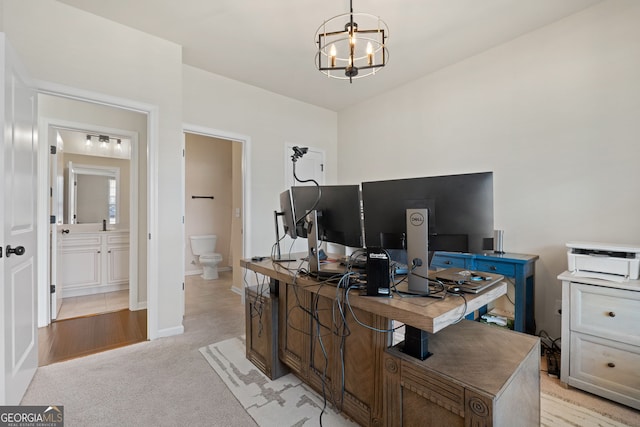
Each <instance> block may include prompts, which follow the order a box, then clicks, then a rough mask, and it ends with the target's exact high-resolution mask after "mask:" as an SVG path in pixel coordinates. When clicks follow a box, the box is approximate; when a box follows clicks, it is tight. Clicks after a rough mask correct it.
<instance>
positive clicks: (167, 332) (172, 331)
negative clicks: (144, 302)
mask: <svg viewBox="0 0 640 427" xmlns="http://www.w3.org/2000/svg"><path fill="white" fill-rule="evenodd" d="M148 313H149V312H148V311H147V314H148ZM180 334H184V326H183V325H180V326H175V327H173V328H166V329H158V330H157V331H156V334H155V337H154V338H153V339H157V338H165V337H172V336H174V335H180Z"/></svg>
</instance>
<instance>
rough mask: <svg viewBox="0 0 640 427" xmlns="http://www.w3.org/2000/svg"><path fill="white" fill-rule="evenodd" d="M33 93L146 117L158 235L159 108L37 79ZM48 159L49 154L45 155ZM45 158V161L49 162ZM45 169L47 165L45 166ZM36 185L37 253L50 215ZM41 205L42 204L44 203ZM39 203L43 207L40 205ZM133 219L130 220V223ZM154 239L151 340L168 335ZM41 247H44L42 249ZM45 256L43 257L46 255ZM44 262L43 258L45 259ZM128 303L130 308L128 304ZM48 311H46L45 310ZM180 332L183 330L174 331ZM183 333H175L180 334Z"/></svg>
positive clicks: (151, 213) (152, 227)
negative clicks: (160, 326) (162, 316)
mask: <svg viewBox="0 0 640 427" xmlns="http://www.w3.org/2000/svg"><path fill="white" fill-rule="evenodd" d="M35 85H36V91H37V92H38V93H45V94H49V95H53V96H59V97H63V98H69V99H76V100H80V101H86V102H91V103H94V104H102V105H107V106H111V107H116V108H121V109H124V110H130V111H135V112H140V113H143V114H146V115H147V138H148V143H147V153H146V154H147V213H148V218H147V227H148V231H149V234H150V235H151V236H152V237H155V236H157V233H158V219H157V213H156V212H157V211H158V198H157V171H158V153H157V147H158V141H159V118H158V116H159V109H158V107H157V106H155V105H152V104H146V103H142V102H138V101H134V100H131V99H125V98H119V97H115V96H111V95H106V94H103V93H98V92H92V91H87V90H84V89H79V88H74V87H70V86H65V85H61V84H58V83H52V82H47V81H42V80H36V81H35ZM47 156H48V155H47ZM47 156H43V157H45V159H47V160H48V158H47ZM42 162H44V159H39V161H38V163H39V166H43V165H42ZM47 167H48V166H47ZM40 187H41V186H39V189H38V192H39V193H40V192H41V191H42V193H44V194H39V196H40V197H39V198H38V202H39V206H38V212H39V213H40V215H39V220H40V221H39V224H38V227H39V229H40V231H41V232H40V233H39V236H38V237H39V239H38V242H39V243H38V247H39V250H40V251H41V252H42V251H46V250H47V248H46V242H47V238H46V230H48V224H47V222H48V219H49V215H48V214H46V213H44V214H42V213H43V212H48V211H49V208H48V195H47V193H48V190H47V189H46V188H40ZM43 203H44V204H43ZM41 204H42V206H40V205H41ZM131 220H132V219H130V221H131ZM42 235H44V236H45V238H44V239H41V236H42ZM133 238H134V239H137V236H133ZM156 241H157V240H156V239H155V238H154V239H149V240H147V337H148V339H150V340H153V339H156V338H159V337H160V336H168V335H165V334H166V333H167V332H168V331H165V330H163V331H162V333H161V332H160V331H159V330H158V315H159V313H158V307H159V304H158V281H157V279H158V277H157V276H158V247H157V244H156ZM42 246H44V247H42ZM45 257H46V254H45ZM45 259H46V258H45ZM38 270H39V271H38V277H39V278H40V279H42V278H43V277H44V278H45V283H46V280H47V279H46V274H47V273H46V270H44V269H43V268H42V263H41V264H40V267H39V269H38ZM131 302H132V301H131V300H130V305H131ZM134 305H136V306H140V304H139V303H138V302H137V301H136V302H135V304H134ZM46 311H47V312H48V309H46ZM176 329H182V331H184V328H182V327H180V328H176ZM182 331H180V332H178V333H182Z"/></svg>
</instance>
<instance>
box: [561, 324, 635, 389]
mask: <svg viewBox="0 0 640 427" xmlns="http://www.w3.org/2000/svg"><path fill="white" fill-rule="evenodd" d="M638 366H640V348H639V347H636V346H632V345H628V344H624V343H619V342H615V341H609V340H605V339H602V338H598V337H592V336H590V335H584V334H579V333H573V334H571V362H570V367H569V376H570V377H572V378H576V379H579V380H581V381H585V382H587V383H589V384H593V385H595V386H597V387H602V388H603V389H606V390H609V391H612V392H615V393H620V394H622V395H625V396H630V397H633V398H634V399H636V400H638V399H640V369H638Z"/></svg>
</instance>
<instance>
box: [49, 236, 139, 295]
mask: <svg viewBox="0 0 640 427" xmlns="http://www.w3.org/2000/svg"><path fill="white" fill-rule="evenodd" d="M57 259H58V268H57V283H56V286H57V291H58V292H60V295H61V297H62V298H68V297H75V296H82V295H92V294H99V293H103V292H113V291H118V290H123V289H128V288H129V233H128V232H125V231H107V232H97V233H86V232H81V233H73V232H70V233H69V234H62V237H61V238H59V239H58V257H57Z"/></svg>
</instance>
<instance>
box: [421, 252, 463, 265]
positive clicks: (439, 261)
mask: <svg viewBox="0 0 640 427" xmlns="http://www.w3.org/2000/svg"><path fill="white" fill-rule="evenodd" d="M466 263H467V260H466V259H465V258H454V257H450V256H446V255H439V254H437V253H436V254H435V255H434V256H433V258H432V259H431V264H430V267H431V268H467V266H466Z"/></svg>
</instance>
